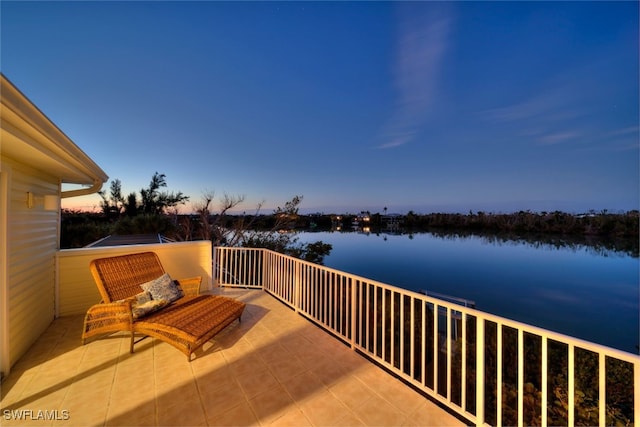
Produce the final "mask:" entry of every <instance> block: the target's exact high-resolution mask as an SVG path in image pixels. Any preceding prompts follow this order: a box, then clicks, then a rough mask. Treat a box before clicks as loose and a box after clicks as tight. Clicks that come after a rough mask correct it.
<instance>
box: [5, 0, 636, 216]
mask: <svg viewBox="0 0 640 427" xmlns="http://www.w3.org/2000/svg"><path fill="white" fill-rule="evenodd" d="M0 8H1V10H0V12H1V25H2V26H1V64H0V65H1V70H2V72H3V73H4V74H5V76H6V77H7V78H8V79H9V80H11V81H12V82H13V83H14V84H15V85H16V86H17V87H18V88H19V89H20V90H21V91H22V92H23V93H24V94H25V95H26V96H27V97H28V98H29V99H31V101H32V102H34V103H35V105H36V106H38V107H39V108H40V109H41V110H42V111H43V112H44V113H45V114H46V115H47V116H48V117H49V118H50V119H51V120H52V121H53V122H54V123H56V124H57V125H58V127H59V128H60V129H61V130H62V131H63V132H65V133H66V134H67V135H68V136H69V137H70V138H71V139H72V140H73V141H74V142H75V143H76V144H77V145H78V146H79V147H80V148H82V149H83V150H84V151H85V152H86V153H87V154H88V155H89V156H90V157H91V158H92V159H93V160H94V161H95V162H96V163H97V164H98V165H99V166H100V167H101V168H102V169H103V170H104V171H105V172H106V173H107V174H108V175H109V177H110V179H119V180H121V181H122V185H123V192H124V194H125V196H126V194H128V193H129V192H131V191H136V192H138V193H139V190H140V189H141V188H143V187H146V186H148V184H149V181H150V179H151V176H152V175H153V173H154V172H156V171H158V172H160V173H164V174H166V178H167V183H168V187H167V188H166V190H168V191H182V192H183V193H185V194H187V195H189V196H190V197H191V201H192V202H196V203H197V202H199V201H200V200H201V196H202V194H203V193H205V192H214V193H215V195H216V196H222V195H223V194H224V193H228V194H230V195H244V196H245V197H246V201H245V203H244V204H243V205H242V206H241V207H240V210H241V211H247V213H249V212H253V211H254V209H255V206H256V205H257V204H258V203H259V202H261V201H264V202H265V203H264V208H263V211H262V212H263V213H271V211H272V210H273V209H274V208H275V207H276V206H282V205H283V204H284V203H285V202H286V201H288V200H290V199H291V198H292V197H293V196H294V195H302V196H303V197H304V199H303V203H302V206H301V211H303V212H324V213H347V212H351V213H356V212H360V211H362V210H369V211H371V212H372V213H375V212H382V211H383V209H384V208H385V207H386V208H387V209H388V212H390V213H395V212H397V213H406V212H407V211H408V210H414V211H415V212H418V213H430V212H454V211H457V212H468V211H470V210H473V211H478V210H482V211H486V212H513V211H518V210H532V211H553V210H562V211H567V212H575V213H579V212H584V211H587V210H590V209H594V210H596V211H600V210H603V209H607V210H610V211H620V210H630V209H638V207H639V203H640V202H639V195H640V185H639V181H640V179H639V178H640V177H639V164H640V157H639V156H640V155H639V126H638V124H639V114H640V113H639V87H638V86H639V84H638V82H639V77H638V63H639V57H638V37H639V34H638V16H639V10H638V2H636V1H628V2H553V1H549V2H480V1H478V2H346V1H345V2H295V1H291V2H260V3H254V2H165V1H163V2H94V1H91V2H82V1H74V2H56V1H54V2H12V1H6V0H3V1H2V2H1V3H0ZM104 188H105V189H106V190H108V188H109V184H108V183H107V184H105V187H104ZM99 202H100V197H99V196H97V195H95V196H92V197H84V198H77V199H67V200H65V201H64V204H63V206H64V207H72V208H91V207H93V206H97V205H99ZM189 210H190V208H189V207H188V206H185V207H182V208H181V212H183V213H186V212H188V211H189Z"/></svg>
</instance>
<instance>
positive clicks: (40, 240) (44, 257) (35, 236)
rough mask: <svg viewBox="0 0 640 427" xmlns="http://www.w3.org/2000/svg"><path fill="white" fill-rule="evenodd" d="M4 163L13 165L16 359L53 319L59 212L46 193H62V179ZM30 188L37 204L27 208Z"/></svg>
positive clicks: (12, 335) (10, 267)
mask: <svg viewBox="0 0 640 427" xmlns="http://www.w3.org/2000/svg"><path fill="white" fill-rule="evenodd" d="M3 167H4V168H5V169H8V170H10V172H9V173H8V174H7V177H8V179H9V181H10V182H9V194H8V210H7V237H8V238H7V263H6V266H7V267H6V268H7V275H6V277H7V283H6V287H7V289H6V295H7V297H8V308H7V310H8V312H7V317H8V323H9V325H8V331H7V332H8V343H9V357H10V360H11V364H13V363H15V361H16V360H18V359H19V358H20V356H22V355H23V354H24V353H25V352H26V351H27V350H28V349H29V347H30V346H31V345H32V344H33V342H34V341H35V340H36V339H37V338H38V337H39V336H40V335H41V334H42V332H44V330H45V329H46V328H47V326H48V325H49V324H50V323H51V321H52V320H53V318H54V308H55V254H56V250H57V245H58V212H48V211H45V210H44V207H43V202H42V197H43V196H44V195H45V194H58V192H59V184H58V180H57V179H56V178H54V177H51V176H49V175H46V174H44V173H42V172H40V171H38V170H36V169H33V168H31V167H29V166H27V165H24V164H21V163H18V162H15V161H10V160H8V159H6V158H4V159H3ZM27 192H32V193H33V194H34V195H36V200H35V206H34V207H32V208H28V207H27Z"/></svg>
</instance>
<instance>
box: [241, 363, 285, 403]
mask: <svg viewBox="0 0 640 427" xmlns="http://www.w3.org/2000/svg"><path fill="white" fill-rule="evenodd" d="M236 380H237V381H238V383H239V384H240V387H242V390H243V391H244V394H245V396H247V399H251V398H252V397H254V396H256V395H258V394H260V393H263V392H265V391H267V390H269V389H271V388H274V387H275V386H277V385H278V381H277V380H276V378H275V377H274V376H273V374H272V373H271V372H269V371H268V370H264V371H258V372H251V373H248V374H244V375H239V376H237V377H236Z"/></svg>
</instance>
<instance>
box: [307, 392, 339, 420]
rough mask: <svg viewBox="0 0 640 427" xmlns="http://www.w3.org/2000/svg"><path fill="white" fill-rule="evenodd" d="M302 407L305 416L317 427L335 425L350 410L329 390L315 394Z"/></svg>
mask: <svg viewBox="0 0 640 427" xmlns="http://www.w3.org/2000/svg"><path fill="white" fill-rule="evenodd" d="M301 407H302V412H303V413H304V415H305V416H306V417H307V418H308V419H309V420H310V421H311V423H312V424H313V425H315V426H330V425H333V424H334V423H335V422H336V421H337V420H339V419H340V418H342V417H344V415H345V414H346V413H347V412H348V408H347V407H346V406H345V405H344V404H343V403H342V402H341V401H340V400H338V399H337V398H336V397H335V396H334V395H333V394H331V393H330V392H329V391H328V390H326V391H323V392H320V393H315V394H314V395H313V396H312V397H311V398H310V399H308V400H306V401H304V402H303V403H302V405H301Z"/></svg>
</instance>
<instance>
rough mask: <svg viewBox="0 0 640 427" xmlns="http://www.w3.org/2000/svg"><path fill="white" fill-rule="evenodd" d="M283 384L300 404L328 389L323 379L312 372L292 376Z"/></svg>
mask: <svg viewBox="0 0 640 427" xmlns="http://www.w3.org/2000/svg"><path fill="white" fill-rule="evenodd" d="M282 385H283V386H284V388H285V390H286V391H287V393H289V395H290V396H291V397H292V398H293V399H294V400H295V401H296V402H297V404H298V405H301V404H303V403H304V402H305V401H306V400H310V399H312V398H313V397H314V396H315V395H316V394H322V393H323V392H325V391H326V390H327V388H326V386H325V385H324V384H323V383H322V381H320V380H319V379H318V377H317V376H316V375H314V374H312V373H311V372H303V373H301V374H300V375H297V376H294V377H291V378H289V379H287V380H286V381H283V383H282Z"/></svg>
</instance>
